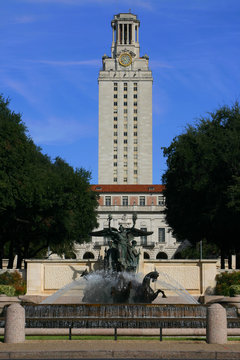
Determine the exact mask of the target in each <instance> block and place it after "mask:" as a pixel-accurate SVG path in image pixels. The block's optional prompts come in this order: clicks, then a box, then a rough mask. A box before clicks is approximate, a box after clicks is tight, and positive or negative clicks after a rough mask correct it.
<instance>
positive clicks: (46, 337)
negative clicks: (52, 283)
mask: <svg viewBox="0 0 240 360" xmlns="http://www.w3.org/2000/svg"><path fill="white" fill-rule="evenodd" d="M117 338H118V340H149V341H151V340H159V336H121V335H119V336H118V337H117ZM3 340H4V337H3V336H0V342H3ZM26 340H68V335H39V336H37V335H36V336H26ZM72 340H114V336H107V335H106V336H102V335H72ZM163 341H206V338H205V337H204V336H199V337H190V336H185V337H169V336H163ZM228 341H240V337H228Z"/></svg>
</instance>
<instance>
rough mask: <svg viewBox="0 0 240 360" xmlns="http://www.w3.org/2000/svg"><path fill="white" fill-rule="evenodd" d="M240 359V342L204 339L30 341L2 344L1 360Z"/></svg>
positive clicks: (0, 345) (0, 348)
mask: <svg viewBox="0 0 240 360" xmlns="http://www.w3.org/2000/svg"><path fill="white" fill-rule="evenodd" d="M87 358H98V359H113V358H115V359H124V358H128V359H134V358H136V359H205V360H206V359H219V360H220V359H224V360H232V359H240V342H228V343H227V344H224V345H214V344H207V343H205V342H200V341H191V342H188V341H184V342H183V341H182V342H180V341H163V342H160V341H155V340H149V341H142V340H117V341H114V340H72V341H69V340H63V341H61V340H58V341H53V340H47V341H46V340H45V341H36V340H28V341H25V342H24V343H21V344H4V343H0V359H87Z"/></svg>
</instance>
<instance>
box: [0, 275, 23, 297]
mask: <svg viewBox="0 0 240 360" xmlns="http://www.w3.org/2000/svg"><path fill="white" fill-rule="evenodd" d="M0 285H11V286H13V288H14V290H15V294H14V295H24V294H25V293H26V283H25V281H24V280H23V278H22V277H21V275H20V274H19V272H18V271H14V272H9V271H5V272H4V273H2V274H0Z"/></svg>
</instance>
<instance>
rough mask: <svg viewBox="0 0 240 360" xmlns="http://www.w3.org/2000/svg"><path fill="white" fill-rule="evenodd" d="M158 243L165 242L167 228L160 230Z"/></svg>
mask: <svg viewBox="0 0 240 360" xmlns="http://www.w3.org/2000/svg"><path fill="white" fill-rule="evenodd" d="M158 242H160V243H164V242H165V228H158Z"/></svg>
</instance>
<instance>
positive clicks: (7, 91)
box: [0, 0, 240, 183]
mask: <svg viewBox="0 0 240 360" xmlns="http://www.w3.org/2000/svg"><path fill="white" fill-rule="evenodd" d="M129 8H131V11H132V13H134V14H137V15H138V17H139V20H140V22H141V25H140V46H141V47H140V51H141V54H142V55H144V54H145V53H146V54H148V55H149V57H150V62H149V64H150V68H151V70H152V72H153V78H154V84H153V182H154V183H161V176H162V173H163V172H164V170H165V159H164V158H163V156H162V150H161V147H163V146H168V145H169V144H170V143H171V141H172V139H173V138H174V137H175V136H177V135H178V134H180V133H181V132H183V131H184V129H185V126H186V124H189V123H194V122H195V121H196V119H197V118H199V117H200V116H205V115H206V114H207V112H211V111H214V110H216V109H217V108H218V107H219V106H221V105H224V104H227V105H232V104H233V103H234V102H235V101H236V100H238V101H240V1H239V0H121V1H120V0H7V1H4V0H1V2H0V34H1V36H0V93H2V94H3V95H4V97H9V98H10V99H11V108H12V109H13V110H15V111H16V112H20V113H21V114H22V118H23V121H24V122H25V123H26V125H27V127H28V129H29V131H30V135H31V136H32V138H33V140H34V142H35V143H36V144H38V145H39V146H40V147H41V148H42V150H43V152H44V153H47V154H48V155H49V156H51V157H52V158H53V159H54V158H55V157H56V156H61V157H62V158H63V159H65V160H66V161H67V162H68V163H69V164H70V165H72V166H74V167H84V168H85V169H87V170H90V171H91V172H92V183H97V181H98V180H97V168H98V166H97V162H98V84H97V77H98V72H99V70H100V68H101V58H102V56H103V55H104V53H106V54H107V55H110V46H111V39H112V32H111V26H110V23H111V20H112V18H113V15H114V14H117V13H119V12H128V11H129Z"/></svg>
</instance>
